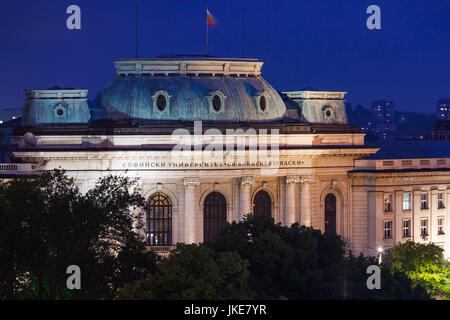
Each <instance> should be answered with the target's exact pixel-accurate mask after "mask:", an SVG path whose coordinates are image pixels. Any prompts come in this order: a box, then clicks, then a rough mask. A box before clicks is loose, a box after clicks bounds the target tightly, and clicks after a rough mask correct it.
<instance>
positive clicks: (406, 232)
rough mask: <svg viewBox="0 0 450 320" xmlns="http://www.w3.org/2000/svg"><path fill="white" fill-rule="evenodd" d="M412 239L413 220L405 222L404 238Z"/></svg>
mask: <svg viewBox="0 0 450 320" xmlns="http://www.w3.org/2000/svg"><path fill="white" fill-rule="evenodd" d="M409 237H411V219H404V220H403V238H409Z"/></svg>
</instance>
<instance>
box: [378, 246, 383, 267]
mask: <svg viewBox="0 0 450 320" xmlns="http://www.w3.org/2000/svg"><path fill="white" fill-rule="evenodd" d="M377 251H378V253H379V254H380V256H379V257H378V264H381V257H382V255H383V247H378V249H377Z"/></svg>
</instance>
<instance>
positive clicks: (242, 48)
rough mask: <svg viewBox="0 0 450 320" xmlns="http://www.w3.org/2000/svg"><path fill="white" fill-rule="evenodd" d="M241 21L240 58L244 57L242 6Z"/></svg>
mask: <svg viewBox="0 0 450 320" xmlns="http://www.w3.org/2000/svg"><path fill="white" fill-rule="evenodd" d="M241 18H242V21H241V58H243V57H244V7H242V17H241Z"/></svg>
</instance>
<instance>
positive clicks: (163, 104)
mask: <svg viewBox="0 0 450 320" xmlns="http://www.w3.org/2000/svg"><path fill="white" fill-rule="evenodd" d="M170 98H172V96H171V95H169V93H167V91H164V90H159V91H157V92H155V94H154V95H152V105H153V113H156V114H158V113H159V114H170Z"/></svg>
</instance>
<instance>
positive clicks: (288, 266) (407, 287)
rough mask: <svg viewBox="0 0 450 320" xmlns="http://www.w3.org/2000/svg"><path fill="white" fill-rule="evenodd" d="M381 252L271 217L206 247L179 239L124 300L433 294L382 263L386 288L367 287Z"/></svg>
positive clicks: (247, 222) (233, 228) (225, 233)
mask: <svg viewBox="0 0 450 320" xmlns="http://www.w3.org/2000/svg"><path fill="white" fill-rule="evenodd" d="M371 265H377V261H376V259H375V258H374V257H364V256H363V255H360V256H358V257H355V256H353V254H352V253H351V252H349V253H348V254H347V255H346V251H345V244H344V242H343V241H342V240H341V238H340V237H339V236H337V235H327V234H322V233H321V232H320V231H319V230H314V229H312V228H309V227H305V226H299V225H298V224H293V225H292V226H291V227H286V226H281V225H280V224H274V221H273V219H271V218H267V217H253V216H251V215H249V216H247V217H246V218H245V219H244V221H241V222H233V223H232V224H228V225H227V226H226V227H225V228H224V229H223V230H222V231H221V232H220V233H219V234H218V235H217V236H216V238H215V239H214V240H213V241H211V242H209V243H205V244H201V245H183V244H179V245H178V246H177V248H176V249H175V250H174V251H172V253H171V254H170V255H169V257H168V258H167V259H165V260H163V261H162V262H161V263H160V264H158V266H157V271H156V272H155V273H153V274H150V275H149V276H148V277H147V279H145V280H140V281H137V282H134V283H129V284H127V285H125V286H124V287H123V288H121V289H120V290H119V298H121V299H248V298H255V299H293V300H295V299H297V300H299V299H307V300H311V299H321V300H324V299H365V300H369V299H370V300H371V299H428V298H429V296H428V295H427V293H426V292H425V290H423V288H422V287H420V286H418V287H413V286H412V282H411V280H410V279H409V278H408V277H406V276H405V275H404V274H403V273H400V272H398V271H397V270H393V269H392V268H390V267H389V266H384V265H383V266H382V267H381V290H369V288H368V287H367V279H368V277H369V275H368V274H367V268H368V267H369V266H371Z"/></svg>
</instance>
